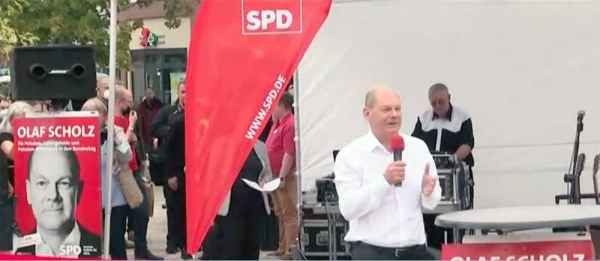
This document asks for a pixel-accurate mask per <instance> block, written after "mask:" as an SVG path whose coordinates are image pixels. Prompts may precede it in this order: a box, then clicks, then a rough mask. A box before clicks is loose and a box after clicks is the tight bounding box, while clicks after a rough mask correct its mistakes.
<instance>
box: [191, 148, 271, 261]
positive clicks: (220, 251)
mask: <svg viewBox="0 0 600 261" xmlns="http://www.w3.org/2000/svg"><path fill="white" fill-rule="evenodd" d="M272 179H273V174H272V173H271V168H270V166H269V160H268V158H267V151H266V148H265V144H264V143H263V142H262V141H257V142H256V143H255V145H254V148H253V149H252V151H251V152H250V154H249V155H248V158H247V159H246V162H245V163H244V166H243V167H242V169H241V170H240V173H239V174H238V177H237V179H236V181H235V183H234V184H233V186H232V188H231V191H230V193H229V195H228V196H227V198H226V199H225V202H224V203H223V206H221V209H220V210H219V214H218V215H217V217H216V219H215V223H214V224H213V226H212V227H211V229H210V232H209V234H208V236H207V238H206V241H205V243H204V246H203V252H204V253H203V255H202V260H258V259H259V255H260V239H261V238H260V236H261V227H262V225H263V223H264V218H265V217H266V216H267V214H268V213H269V212H270V209H269V204H268V199H267V195H266V194H264V193H263V192H261V191H259V190H267V188H262V189H261V188H260V187H259V186H258V183H260V184H263V183H265V182H269V181H270V180H272ZM268 184H269V185H271V184H270V183H268ZM253 187H254V188H253Z"/></svg>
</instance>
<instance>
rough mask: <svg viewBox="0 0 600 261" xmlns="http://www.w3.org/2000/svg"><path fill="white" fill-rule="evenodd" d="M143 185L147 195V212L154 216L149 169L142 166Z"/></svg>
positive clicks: (152, 187) (152, 189) (152, 186)
mask: <svg viewBox="0 0 600 261" xmlns="http://www.w3.org/2000/svg"><path fill="white" fill-rule="evenodd" d="M143 179H144V185H145V188H146V195H147V196H148V214H149V216H150V217H152V216H154V183H152V179H151V177H150V171H148V168H146V167H144V177H143Z"/></svg>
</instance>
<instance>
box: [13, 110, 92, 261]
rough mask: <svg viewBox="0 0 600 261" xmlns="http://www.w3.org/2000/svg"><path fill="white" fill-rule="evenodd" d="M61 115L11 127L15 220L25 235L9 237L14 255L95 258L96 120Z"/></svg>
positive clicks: (39, 118) (36, 118) (21, 121)
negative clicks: (13, 154) (13, 144)
mask: <svg viewBox="0 0 600 261" xmlns="http://www.w3.org/2000/svg"><path fill="white" fill-rule="evenodd" d="M61 116H62V117H61ZM61 116H58V115H49V116H48V117H35V118H24V119H20V120H19V122H18V123H15V134H16V137H15V145H16V151H15V159H16V160H15V179H16V181H15V183H16V184H17V185H18V186H17V188H15V189H16V191H17V196H18V198H19V200H18V203H17V222H18V225H19V229H20V230H21V232H23V234H24V236H22V237H15V238H14V239H13V241H14V242H13V243H14V250H13V251H14V253H15V254H19V255H35V256H44V257H71V258H79V257H99V256H100V255H101V237H100V231H101V223H100V222H101V204H100V198H101V195H100V190H99V184H100V181H99V179H100V176H99V175H100V173H99V171H100V170H99V167H100V166H99V162H98V161H99V160H98V159H99V154H98V149H99V148H98V146H99V133H98V130H97V129H98V128H97V123H98V118H97V117H81V116H79V117H76V116H75V115H71V117H67V116H68V115H67V116H65V115H61Z"/></svg>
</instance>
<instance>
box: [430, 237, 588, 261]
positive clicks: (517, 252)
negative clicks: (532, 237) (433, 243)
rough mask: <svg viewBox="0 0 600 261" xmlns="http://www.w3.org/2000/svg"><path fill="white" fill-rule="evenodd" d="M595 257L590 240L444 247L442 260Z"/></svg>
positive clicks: (529, 260)
mask: <svg viewBox="0 0 600 261" xmlns="http://www.w3.org/2000/svg"><path fill="white" fill-rule="evenodd" d="M592 257H593V254H592V242H591V241H589V240H570V241H545V242H515V243H476V244H452V245H444V246H442V260H449V261H480V260H481V261H486V260H491V261H502V260H506V261H534V260H535V261H577V260H579V261H583V260H592V259H593V258H592Z"/></svg>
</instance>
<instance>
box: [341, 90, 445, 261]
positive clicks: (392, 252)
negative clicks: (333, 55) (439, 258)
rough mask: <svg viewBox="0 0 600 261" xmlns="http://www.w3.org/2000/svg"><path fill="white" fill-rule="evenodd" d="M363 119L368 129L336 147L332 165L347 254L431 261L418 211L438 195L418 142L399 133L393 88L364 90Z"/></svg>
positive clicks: (426, 153) (399, 118) (434, 203)
mask: <svg viewBox="0 0 600 261" xmlns="http://www.w3.org/2000/svg"><path fill="white" fill-rule="evenodd" d="M363 117H364V118H365V119H366V120H367V122H368V123H369V127H370V130H369V132H368V133H367V134H366V135H364V136H362V137H360V138H358V139H356V140H354V141H352V142H351V143H350V144H348V145H347V146H345V147H344V148H343V149H341V150H340V152H339V153H338V155H337V158H336V162H335V167H334V169H335V184H336V188H337V192H338V195H339V207H340V211H341V213H342V216H344V218H345V219H346V220H348V221H349V222H350V229H349V230H348V233H347V234H346V237H345V238H344V239H345V240H346V241H347V242H348V243H350V245H351V254H352V258H353V259H356V260H432V259H434V256H433V255H431V254H430V253H429V252H428V251H427V246H426V243H427V242H426V241H427V239H426V237H425V228H424V225H423V213H422V210H421V209H422V208H423V207H424V208H427V209H434V208H435V207H436V206H437V204H438V203H439V202H440V198H441V191H442V190H441V188H440V186H439V184H438V182H437V178H438V175H437V170H436V168H435V164H434V161H433V157H432V156H431V154H430V153H429V149H428V148H427V145H426V144H425V143H424V142H423V141H421V140H419V139H417V138H413V137H411V136H410V135H404V134H401V133H400V126H401V125H402V107H401V103H400V96H399V95H398V93H396V92H395V91H394V90H392V89H390V88H387V87H375V88H373V89H372V90H370V91H369V92H368V93H367V95H366V97H365V105H364V108H363ZM396 135H401V136H402V137H403V138H404V143H405V149H404V151H403V153H402V158H403V160H400V161H394V155H393V152H392V150H391V148H390V146H391V141H392V138H393V137H394V136H396Z"/></svg>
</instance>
